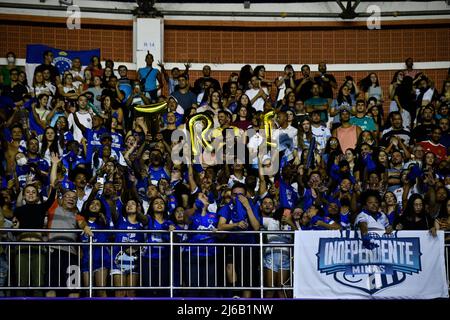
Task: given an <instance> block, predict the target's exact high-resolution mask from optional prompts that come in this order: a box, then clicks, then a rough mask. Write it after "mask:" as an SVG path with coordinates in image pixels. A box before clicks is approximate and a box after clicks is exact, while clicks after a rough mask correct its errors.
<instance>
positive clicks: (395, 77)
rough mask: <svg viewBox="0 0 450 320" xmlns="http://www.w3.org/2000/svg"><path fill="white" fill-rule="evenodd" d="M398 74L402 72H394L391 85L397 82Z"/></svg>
mask: <svg viewBox="0 0 450 320" xmlns="http://www.w3.org/2000/svg"><path fill="white" fill-rule="evenodd" d="M400 72H403V70H398V71H395V73H394V76H393V77H392V81H391V84H394V83H396V82H397V77H398V74H399V73H400Z"/></svg>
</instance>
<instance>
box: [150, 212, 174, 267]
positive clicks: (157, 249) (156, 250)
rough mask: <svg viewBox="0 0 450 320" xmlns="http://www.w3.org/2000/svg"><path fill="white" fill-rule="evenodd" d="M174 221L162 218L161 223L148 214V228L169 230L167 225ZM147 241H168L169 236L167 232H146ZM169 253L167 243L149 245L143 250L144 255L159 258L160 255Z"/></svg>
mask: <svg viewBox="0 0 450 320" xmlns="http://www.w3.org/2000/svg"><path fill="white" fill-rule="evenodd" d="M173 224H174V223H173V222H172V221H170V220H164V221H163V223H159V222H158V221H156V220H155V219H153V218H152V217H151V216H148V225H147V229H148V230H169V226H170V225H173ZM147 242H148V243H169V242H170V236H169V234H168V233H148V234H147ZM169 253H170V249H169V246H168V245H164V246H150V247H149V248H148V250H147V251H146V252H145V254H144V256H145V257H147V258H148V257H149V256H151V258H152V259H160V258H161V257H162V256H167V255H169Z"/></svg>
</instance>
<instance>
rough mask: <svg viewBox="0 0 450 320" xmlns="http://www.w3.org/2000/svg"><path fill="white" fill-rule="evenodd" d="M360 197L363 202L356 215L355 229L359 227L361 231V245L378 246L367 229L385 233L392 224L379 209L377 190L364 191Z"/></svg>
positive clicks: (390, 229)
mask: <svg viewBox="0 0 450 320" xmlns="http://www.w3.org/2000/svg"><path fill="white" fill-rule="evenodd" d="M361 198H362V203H364V209H363V210H362V211H361V212H360V213H359V214H358V215H357V216H356V219H355V230H358V229H359V230H360V231H361V238H362V240H363V246H364V247H365V248H367V249H369V250H372V249H374V248H376V247H378V245H377V244H376V243H373V242H372V240H371V238H370V236H369V231H384V232H386V233H391V232H392V226H391V225H390V224H389V220H388V218H387V216H386V215H385V214H384V213H383V212H381V211H379V210H380V203H381V197H380V194H379V193H378V192H377V191H373V190H369V191H366V192H365V193H364V194H363V195H362V196H361Z"/></svg>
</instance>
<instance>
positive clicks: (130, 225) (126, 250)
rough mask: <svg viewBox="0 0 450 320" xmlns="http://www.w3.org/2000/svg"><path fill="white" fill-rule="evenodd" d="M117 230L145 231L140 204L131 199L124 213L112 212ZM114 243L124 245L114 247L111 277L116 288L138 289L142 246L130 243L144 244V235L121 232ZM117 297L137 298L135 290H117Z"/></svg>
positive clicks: (123, 210) (117, 234)
mask: <svg viewBox="0 0 450 320" xmlns="http://www.w3.org/2000/svg"><path fill="white" fill-rule="evenodd" d="M111 215H112V219H113V222H114V227H115V229H116V230H130V231H131V230H142V229H144V225H143V222H144V220H143V219H142V214H141V213H140V206H139V202H138V200H136V199H129V200H128V201H127V202H126V203H125V205H124V206H123V207H122V212H120V211H119V212H117V211H111ZM114 242H115V243H116V244H117V243H123V245H115V246H114V247H113V250H112V251H113V255H112V259H113V268H112V270H111V275H113V281H114V286H115V287H136V286H137V284H138V283H139V266H140V248H141V247H140V246H133V245H129V243H143V242H144V233H137V232H135V233H133V232H119V233H116V234H115V239H114ZM115 296H116V297H135V296H136V292H135V290H133V289H131V290H116V292H115Z"/></svg>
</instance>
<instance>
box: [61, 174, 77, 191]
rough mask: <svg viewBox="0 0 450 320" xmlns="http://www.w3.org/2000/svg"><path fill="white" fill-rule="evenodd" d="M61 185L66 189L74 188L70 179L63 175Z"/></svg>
mask: <svg viewBox="0 0 450 320" xmlns="http://www.w3.org/2000/svg"><path fill="white" fill-rule="evenodd" d="M60 183H61V186H62V187H63V188H64V189H66V190H75V185H74V184H73V182H72V181H70V180H69V177H68V176H67V174H66V175H64V178H63V179H62V180H61V182H60Z"/></svg>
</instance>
